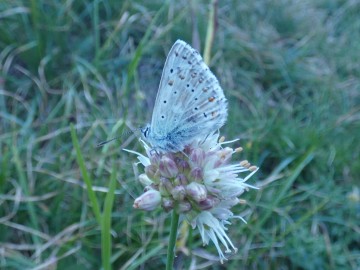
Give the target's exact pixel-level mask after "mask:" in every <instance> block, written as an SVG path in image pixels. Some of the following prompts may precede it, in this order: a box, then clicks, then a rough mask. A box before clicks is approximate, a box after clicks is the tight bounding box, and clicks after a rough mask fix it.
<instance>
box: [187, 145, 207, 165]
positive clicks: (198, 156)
mask: <svg viewBox="0 0 360 270" xmlns="http://www.w3.org/2000/svg"><path fill="white" fill-rule="evenodd" d="M204 159H205V152H204V150H202V149H201V148H195V149H193V150H192V151H191V154H190V160H191V161H192V162H194V163H195V164H197V165H198V166H202V165H203V163H204Z"/></svg>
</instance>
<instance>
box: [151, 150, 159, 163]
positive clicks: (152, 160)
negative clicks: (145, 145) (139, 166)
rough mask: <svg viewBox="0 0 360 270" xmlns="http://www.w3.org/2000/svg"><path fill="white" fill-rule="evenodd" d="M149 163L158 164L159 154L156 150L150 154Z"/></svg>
mask: <svg viewBox="0 0 360 270" xmlns="http://www.w3.org/2000/svg"><path fill="white" fill-rule="evenodd" d="M150 163H151V164H153V165H155V166H159V163H160V155H159V154H157V153H156V152H155V153H154V154H153V155H151V156H150Z"/></svg>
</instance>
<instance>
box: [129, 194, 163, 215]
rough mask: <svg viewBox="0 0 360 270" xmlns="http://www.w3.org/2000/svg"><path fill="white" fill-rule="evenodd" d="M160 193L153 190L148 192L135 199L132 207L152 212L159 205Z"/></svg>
mask: <svg viewBox="0 0 360 270" xmlns="http://www.w3.org/2000/svg"><path fill="white" fill-rule="evenodd" d="M160 202H161V195H160V192H159V191H157V190H154V189H151V190H148V191H146V192H145V193H143V194H142V195H141V196H140V197H138V198H136V199H135V201H134V205H133V207H134V208H136V209H141V210H145V211H152V210H154V209H155V208H156V207H158V206H159V205H160Z"/></svg>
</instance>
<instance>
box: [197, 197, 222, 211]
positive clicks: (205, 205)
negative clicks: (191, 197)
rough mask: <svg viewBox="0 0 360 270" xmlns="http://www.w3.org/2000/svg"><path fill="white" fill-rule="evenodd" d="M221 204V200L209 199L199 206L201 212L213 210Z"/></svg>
mask: <svg viewBox="0 0 360 270" xmlns="http://www.w3.org/2000/svg"><path fill="white" fill-rule="evenodd" d="M219 202H220V200H219V199H217V198H215V197H207V198H206V199H205V200H203V201H201V202H199V203H198V206H199V208H200V209H201V210H209V209H211V208H213V207H214V206H215V205H217V204H218V203H219Z"/></svg>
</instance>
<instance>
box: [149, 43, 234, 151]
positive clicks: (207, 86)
mask: <svg viewBox="0 0 360 270" xmlns="http://www.w3.org/2000/svg"><path fill="white" fill-rule="evenodd" d="M226 118H227V103H226V99H225V97H224V93H223V90H222V89H221V87H220V85H219V82H218V80H217V79H216V77H215V76H214V74H213V73H212V72H211V71H210V70H209V68H208V67H207V65H206V64H205V63H204V61H203V60H202V58H201V56H200V54H199V53H198V52H197V51H196V50H194V49H193V48H192V47H191V46H190V45H188V44H186V43H185V42H184V41H181V40H178V41H176V42H175V44H174V45H173V47H172V48H171V50H170V52H169V54H168V57H167V59H166V62H165V66H164V69H163V73H162V76H161V81H160V86H159V90H158V94H157V97H156V101H155V106H154V111H153V116H152V121H151V133H152V137H153V140H152V144H154V145H153V147H157V146H160V148H166V147H161V145H156V144H157V142H156V139H160V138H162V141H161V142H160V140H159V144H164V143H166V139H165V138H169V140H171V142H169V143H171V144H176V145H177V146H176V147H177V148H178V149H177V150H179V149H180V150H182V148H183V147H184V146H185V145H187V144H189V143H191V142H192V140H194V139H196V138H198V137H204V136H206V135H208V134H209V133H212V132H213V131H215V130H217V129H219V128H220V127H221V126H222V125H223V124H224V123H225V121H226Z"/></svg>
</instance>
